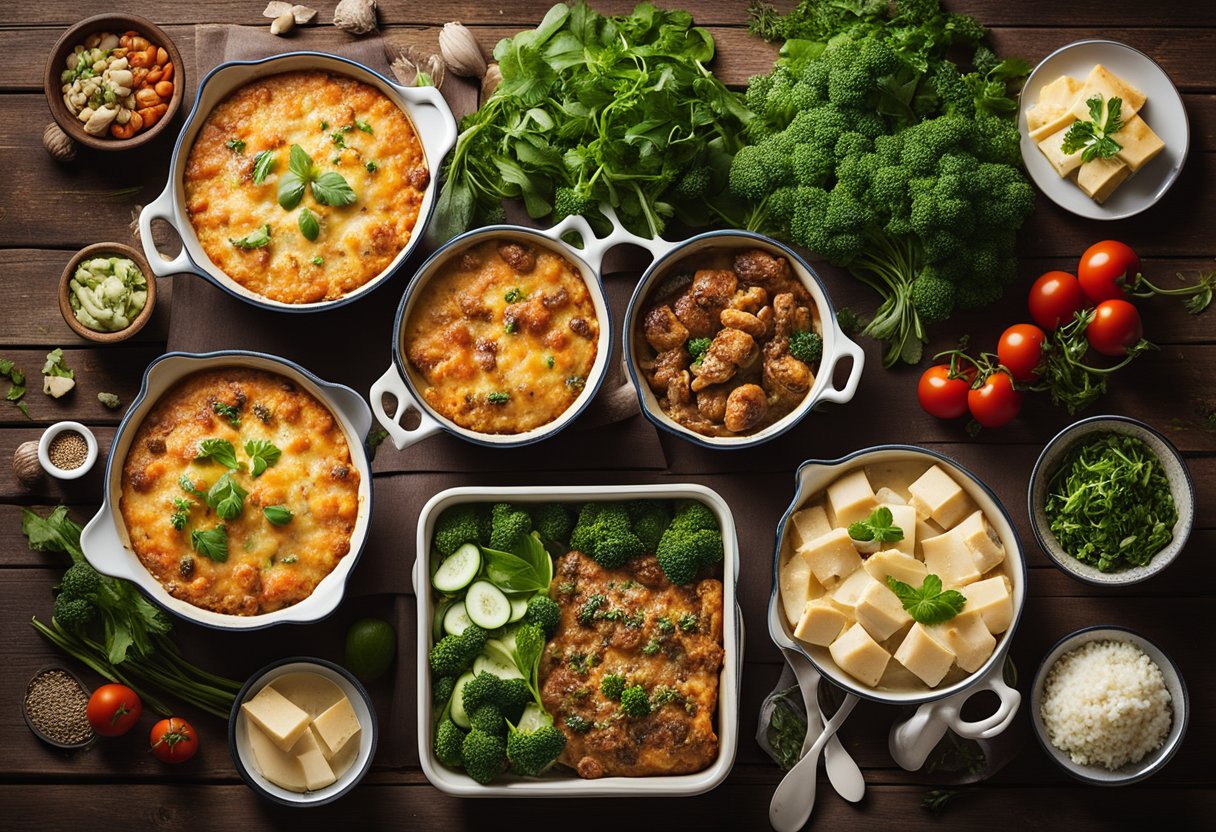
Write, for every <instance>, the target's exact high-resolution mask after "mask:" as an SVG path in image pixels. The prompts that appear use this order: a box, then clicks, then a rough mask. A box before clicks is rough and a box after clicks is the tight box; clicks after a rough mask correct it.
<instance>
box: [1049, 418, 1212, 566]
mask: <svg viewBox="0 0 1216 832" xmlns="http://www.w3.org/2000/svg"><path fill="white" fill-rule="evenodd" d="M1027 500H1028V510H1029V513H1030V521H1031V528H1032V529H1033V530H1034V535H1035V538H1036V539H1037V540H1038V542H1039V546H1040V547H1041V548H1042V549H1043V551H1044V552H1046V553H1047V555H1048V556H1049V557H1050V558H1051V559H1052V561H1053V562H1054V563H1055V565H1056V566H1057V567H1059V568H1060V570H1061V571H1063V572H1065V573H1067V574H1068V575H1071V576H1072V577H1074V578H1076V579H1077V580H1079V581H1082V582H1083V583H1088V584H1093V585H1095V586H1122V585H1126V584H1134V583H1139V582H1140V581H1145V580H1148V579H1149V578H1151V577H1152V576H1154V575H1156V574H1157V573H1159V572H1161V571H1162V570H1163V569H1165V567H1167V566H1169V565H1170V564H1171V563H1173V562H1174V560H1175V559H1176V558H1177V557H1178V553H1179V552H1181V551H1182V549H1183V547H1184V546H1185V545H1186V541H1187V537H1188V536H1189V535H1190V533H1191V527H1192V526H1193V525H1194V522H1195V488H1194V485H1193V483H1192V482H1191V475H1190V472H1189V471H1188V470H1187V467H1186V462H1185V461H1184V460H1183V458H1182V455H1181V454H1180V453H1178V449H1177V448H1175V447H1174V446H1173V445H1171V444H1170V442H1169V440H1167V439H1166V438H1165V437H1164V436H1162V435H1161V434H1160V433H1158V432H1157V431H1155V430H1153V429H1152V428H1151V427H1149V426H1148V425H1146V424H1144V423H1143V422H1139V421H1136V420H1135V419H1129V418H1127V417H1126V416H1094V417H1091V418H1089V419H1082V420H1081V421H1079V422H1077V423H1075V424H1073V425H1070V426H1069V427H1067V428H1065V429H1064V430H1063V431H1061V432H1060V433H1059V434H1057V435H1056V437H1055V438H1054V439H1052V440H1051V441H1050V442H1048V443H1047V446H1046V447H1045V448H1043V452H1042V453H1041V454H1040V455H1039V459H1038V462H1036V463H1035V466H1034V471H1033V472H1032V473H1031V475H1030V488H1029V494H1028V498H1027Z"/></svg>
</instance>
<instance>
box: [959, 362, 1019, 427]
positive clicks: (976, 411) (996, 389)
mask: <svg viewBox="0 0 1216 832" xmlns="http://www.w3.org/2000/svg"><path fill="white" fill-rule="evenodd" d="M967 409H968V410H970V411H971V416H972V417H973V418H974V419H975V421H977V422H979V423H980V424H981V425H983V426H984V427H986V428H999V427H1000V426H1001V425H1004V424H1007V423H1008V422H1010V421H1011V420H1012V419H1013V417H1014V416H1017V415H1018V411H1019V410H1021V409H1022V394H1021V393H1019V392H1018V391H1017V390H1014V389H1013V379H1011V378H1010V377H1009V375H1008V374H1007V373H993V374H992V375H990V376H988V378H987V379H986V380H985V381H984V383H983V384H982V385H981V386H979V387H977V388H975V389H974V390H968V391H967Z"/></svg>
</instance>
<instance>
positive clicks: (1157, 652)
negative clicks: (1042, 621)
mask: <svg viewBox="0 0 1216 832" xmlns="http://www.w3.org/2000/svg"><path fill="white" fill-rule="evenodd" d="M1091 641H1123V642H1127V643H1129V644H1134V645H1136V646H1137V647H1139V648H1140V649H1141V650H1143V651H1144V652H1145V653H1146V654H1147V655H1148V657H1149V658H1150V659H1152V660H1153V662H1154V663H1155V664H1156V665H1157V667H1159V668H1161V675H1162V677H1163V678H1164V680H1165V687H1166V690H1168V691H1169V692H1170V707H1171V710H1172V711H1173V718H1172V720H1171V723H1170V731H1169V733H1168V734H1167V735H1166V737H1165V742H1163V743H1162V745H1161V747H1160V748H1158V749H1157V750H1156V751H1150V752H1149V753H1148V755H1147V756H1145V757H1144V758H1143V759H1142V760H1140V762H1138V763H1128V764H1127V765H1125V766H1123V767H1121V768H1118V769H1115V770H1114V771H1111V770H1110V769H1107V768H1105V767H1103V766H1083V765H1080V764H1078V763H1074V762H1073V761H1072V758H1071V757H1069V755H1068V754H1067V753H1065V752H1063V751H1061V750H1060V749H1058V748H1056V747H1055V746H1054V745H1052V744H1051V740H1050V739H1048V736H1047V726H1045V725H1044V724H1043V716H1042V714H1041V713H1040V710H1041V708H1042V703H1043V686H1044V684H1046V682H1047V674H1048V673H1049V672H1050V671H1051V668H1052V666H1053V665H1054V664H1055V663H1056V662H1057V661H1058V660H1059V659H1060V658H1061V657H1062V656H1063V655H1064V654H1065V653H1068V652H1070V651H1072V650H1075V649H1076V648H1078V647H1080V646H1082V645H1084V644H1088V643H1089V642H1091ZM1190 711H1191V708H1190V698H1189V696H1188V694H1187V690H1186V683H1185V682H1183V681H1182V674H1181V673H1180V672H1179V671H1178V665H1176V664H1174V660H1173V659H1171V658H1170V657H1169V656H1168V655H1167V654H1166V653H1165V651H1164V650H1162V649H1161V648H1160V647H1158V646H1157V645H1156V644H1154V643H1153V642H1151V641H1149V640H1148V639H1147V638H1145V637H1144V636H1142V635H1140V634H1139V633H1136V632H1133V631H1131V630H1128V629H1125V628H1123V627H1114V626H1096V627H1086V628H1084V629H1081V630H1077V631H1076V632H1074V633H1069V634H1068V635H1066V636H1065V637H1064V638H1062V639H1060V640H1059V641H1058V642H1056V644H1055V646H1054V647H1052V648H1051V649H1050V650H1048V651H1047V655H1046V656H1044V657H1043V661H1042V663H1041V664H1040V665H1039V670H1038V672H1037V673H1036V674H1035V677H1034V686H1033V687H1032V688H1031V690H1030V720H1031V723H1032V724H1033V725H1034V735H1035V736H1036V737H1037V738H1038V740H1039V744H1040V745H1041V746H1043V750H1044V751H1045V752H1047V756H1048V757H1050V758H1051V759H1052V760H1053V761H1054V762H1055V764H1056V765H1058V766H1059V767H1060V768H1062V769H1064V771H1066V772H1068V773H1069V774H1071V775H1072V776H1073V777H1075V778H1077V779H1078V780H1081V781H1082V782H1085V783H1091V784H1093V785H1096V786H1126V785H1128V784H1130V783H1138V782H1139V781H1141V780H1143V779H1145V778H1146V777H1149V776H1151V775H1153V774H1155V773H1156V772H1157V771H1158V770H1160V769H1161V768H1162V767H1164V766H1165V764H1166V763H1168V762H1169V761H1170V758H1171V757H1173V756H1174V754H1175V752H1177V751H1178V746H1180V745H1181V744H1182V737H1183V735H1184V734H1186V726H1187V722H1188V721H1189V720H1190Z"/></svg>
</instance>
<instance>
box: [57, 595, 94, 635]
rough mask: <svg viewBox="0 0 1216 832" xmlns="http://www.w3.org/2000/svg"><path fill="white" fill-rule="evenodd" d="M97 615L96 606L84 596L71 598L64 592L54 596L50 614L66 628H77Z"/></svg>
mask: <svg viewBox="0 0 1216 832" xmlns="http://www.w3.org/2000/svg"><path fill="white" fill-rule="evenodd" d="M96 615H97V608H96V607H95V606H93V602H92V601H89V600H88V599H86V598H73V597H71V596H70V595H68V594H67V593H66V592H61V593H59V594H58V595H56V596H55V606H54V611H53V612H52V616H53V617H54V619H55V621H57V622H59V623H60V624H62V625H63V626H64V627H67V628H68V629H78V628H80V627H83V626H85V625H86V624H88V623H89V622H90V621H92V620H93V618H94V617H96Z"/></svg>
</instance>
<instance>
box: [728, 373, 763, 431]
mask: <svg viewBox="0 0 1216 832" xmlns="http://www.w3.org/2000/svg"><path fill="white" fill-rule="evenodd" d="M767 413H768V396H767V395H766V394H765V392H764V390H763V389H762V388H761V387H760V386H759V385H758V384H742V385H740V386H738V387H736V388H735V389H734V390H732V391H730V396H728V397H727V399H726V429H727V430H729V431H733V432H735V433H745V432H747V431H749V430H751V429H752V428H753V427H755V426H756V425H758V424H760V422H761V421H763V419H764V417H765V415H766V414H767Z"/></svg>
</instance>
